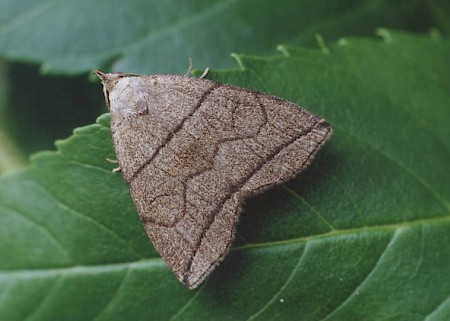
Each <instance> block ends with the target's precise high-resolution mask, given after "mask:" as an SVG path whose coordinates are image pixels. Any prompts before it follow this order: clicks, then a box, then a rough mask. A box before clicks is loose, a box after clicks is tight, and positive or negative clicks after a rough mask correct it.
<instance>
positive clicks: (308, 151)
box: [95, 70, 332, 289]
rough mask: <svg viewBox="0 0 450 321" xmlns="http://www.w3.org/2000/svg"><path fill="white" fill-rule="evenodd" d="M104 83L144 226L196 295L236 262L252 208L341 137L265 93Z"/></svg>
mask: <svg viewBox="0 0 450 321" xmlns="http://www.w3.org/2000/svg"><path fill="white" fill-rule="evenodd" d="M95 73H96V74H97V76H98V77H100V79H101V81H102V83H103V86H104V94H105V99H106V103H107V105H108V107H109V110H110V113H111V133H112V140H113V143H114V148H115V152H116V155H117V159H118V162H119V165H120V169H121V172H122V174H123V177H124V179H125V181H126V183H127V184H128V187H129V190H130V193H131V196H132V198H133V201H134V203H135V205H136V208H137V210H138V212H139V216H140V218H141V221H142V223H143V225H144V227H145V230H146V232H147V234H148V236H149V237H150V239H151V240H152V242H153V244H154V246H155V248H156V249H157V251H158V252H159V253H160V255H161V256H162V257H163V258H164V260H165V261H166V262H167V265H168V266H169V267H170V269H171V270H172V271H173V273H174V274H175V275H176V277H177V278H178V279H179V280H180V281H181V282H182V283H183V284H184V285H185V286H186V287H188V288H190V289H193V288H195V287H197V286H198V285H199V284H200V283H201V282H202V281H203V280H204V279H205V278H206V277H207V276H208V275H209V274H210V273H211V271H212V270H213V269H214V268H215V267H216V266H217V264H218V263H219V262H221V261H222V260H223V258H224V257H225V255H226V254H227V253H228V251H229V249H230V247H231V245H232V242H233V239H234V235H235V231H236V225H237V222H238V218H239V215H240V212H241V208H242V203H243V200H244V199H245V198H247V197H249V196H252V195H255V194H258V193H261V192H263V191H264V190H266V189H268V188H269V187H271V186H273V185H274V184H280V183H282V182H284V181H286V180H289V179H291V178H293V177H294V176H295V175H297V174H298V173H299V172H300V171H302V170H303V169H304V168H306V167H307V166H308V164H309V163H310V162H311V160H312V159H313V157H314V155H315V154H316V153H317V151H318V150H319V148H320V147H321V146H322V145H323V144H324V143H325V141H326V140H327V139H328V138H329V137H330V135H331V133H332V128H331V126H330V124H329V123H328V122H326V121H325V120H323V119H321V118H319V117H318V116H316V115H314V114H312V113H310V112H309V111H307V110H305V109H302V108H301V107H299V106H297V105H296V104H293V103H291V102H289V101H286V100H284V99H281V98H278V97H274V96H270V95H267V94H264V93H259V92H254V91H250V90H246V89H243V88H239V87H234V86H229V85H225V84H220V83H217V82H214V81H211V80H208V79H203V78H195V77H187V76H178V75H151V76H140V75H136V74H122V73H104V72H102V71H99V70H96V71H95Z"/></svg>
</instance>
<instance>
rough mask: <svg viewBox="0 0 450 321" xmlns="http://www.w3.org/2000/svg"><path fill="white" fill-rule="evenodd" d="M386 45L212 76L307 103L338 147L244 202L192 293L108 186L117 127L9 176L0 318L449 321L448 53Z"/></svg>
mask: <svg viewBox="0 0 450 321" xmlns="http://www.w3.org/2000/svg"><path fill="white" fill-rule="evenodd" d="M379 34H380V35H381V36H382V40H373V39H367V38H349V39H343V40H341V41H339V43H338V44H337V45H334V46H329V53H328V54H326V53H323V52H321V51H319V50H311V49H304V48H298V47H290V46H281V47H280V50H281V52H282V55H278V56H270V57H249V56H236V57H237V60H238V62H239V65H240V69H236V70H233V71H230V70H229V71H222V72H211V73H209V74H208V77H209V78H212V79H215V80H219V81H223V82H226V83H231V84H235V85H240V86H243V87H248V88H253V89H257V90H262V91H265V92H267V93H270V94H274V95H278V96H281V97H284V98H287V99H289V100H291V101H294V102H296V103H299V104H300V105H302V106H304V107H305V108H307V109H308V110H311V111H313V112H315V113H317V114H319V115H321V116H322V117H324V118H325V119H327V120H329V121H330V122H331V124H332V125H333V126H334V128H335V134H334V135H333V137H332V138H331V139H330V141H329V142H328V143H327V144H326V145H325V146H324V148H323V149H322V150H321V152H320V153H319V155H318V156H317V158H316V160H315V161H314V162H313V164H312V165H311V166H310V168H308V169H307V170H306V171H305V172H304V173H303V174H301V175H300V176H299V177H298V178H296V179H295V180H294V181H292V182H289V183H288V184H284V185H281V186H279V187H277V188H275V189H272V190H270V191H268V192H266V193H264V194H262V195H260V196H258V197H255V198H252V199H250V200H249V201H248V203H247V205H246V207H245V211H244V213H243V214H242V219H241V222H240V225H239V228H238V233H239V235H238V239H237V242H236V244H235V246H234V248H233V250H232V252H231V253H230V255H229V256H228V257H227V258H226V259H225V261H224V262H223V263H222V264H221V266H220V267H219V268H218V269H217V270H216V271H215V272H213V274H212V275H211V276H210V277H209V278H208V279H207V281H206V283H205V284H203V285H202V286H200V288H199V289H197V290H194V291H190V290H187V289H185V288H184V287H183V286H182V285H181V283H179V282H178V281H177V280H176V278H175V277H174V276H173V275H172V274H171V272H170V271H169V270H168V268H167V267H166V265H165V263H164V262H163V261H162V259H160V258H159V256H158V255H157V253H156V252H155V251H154V249H153V247H152V246H151V243H150V241H149V240H148V239H147V236H146V235H145V232H144V230H143V227H142V225H141V223H140V222H139V219H138V215H137V214H136V211H135V209H134V206H133V204H132V201H131V199H130V197H129V194H128V191H127V187H126V185H125V183H124V181H123V179H122V177H121V175H120V174H117V173H112V172H111V169H112V167H114V165H113V164H110V163H108V162H107V161H106V160H105V159H106V158H107V157H109V158H114V152H113V150H112V146H111V139H110V132H109V126H108V123H109V116H108V115H103V116H101V117H100V118H99V119H98V122H97V124H94V125H90V126H87V127H83V128H79V129H76V130H75V131H74V134H73V135H72V136H71V137H70V138H68V139H66V140H64V141H59V142H57V148H58V151H56V152H43V153H40V154H37V155H36V156H35V157H34V158H33V164H32V166H31V167H29V168H27V169H25V170H23V171H22V172H19V173H14V174H9V175H3V176H1V178H0V253H1V255H0V320H23V319H25V318H27V319H28V320H94V319H95V320H213V319H214V320H381V319H382V320H408V321H409V320H424V319H426V318H427V320H448V318H449V316H450V296H449V293H450V277H449V276H448V274H449V273H448V272H449V271H450V184H448V182H449V181H450V171H449V170H448V164H450V141H449V140H448V137H450V127H449V126H448V123H449V120H450V109H449V108H448V106H450V94H449V93H450V74H449V73H448V70H449V65H450V59H449V57H450V41H449V40H448V39H440V38H439V37H436V36H434V37H428V36H419V35H413V34H406V33H400V32H390V31H387V30H385V29H382V30H380V31H379ZM324 52H325V51H324ZM99 90H100V87H99Z"/></svg>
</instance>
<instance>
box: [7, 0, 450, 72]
mask: <svg viewBox="0 0 450 321" xmlns="http://www.w3.org/2000/svg"><path fill="white" fill-rule="evenodd" d="M439 8H440V6H438V5H437V4H434V2H433V1H431V2H425V3H423V2H422V1H420V0H413V1H411V0H398V1H389V0H360V1H356V0H330V1H327V2H326V4H325V3H324V2H320V1H314V0H302V1H298V0H279V1H276V2H274V1H272V0H246V1H237V0H191V1H176V0H166V1H159V0H152V1H148V0H133V1H127V2H126V4H125V3H124V2H123V1H120V0H111V1H91V0H79V1H70V0H60V1H54V0H39V1H35V0H26V1H11V0H0V55H1V56H4V57H9V58H11V59H14V60H21V61H24V60H25V61H32V62H36V63H39V64H41V67H42V70H43V71H46V72H53V73H64V74H71V73H81V72H86V71H91V70H92V69H94V68H100V67H102V68H105V67H108V68H107V69H114V70H117V71H126V72H136V73H144V74H145V73H147V74H155V73H174V72H176V73H184V72H185V70H186V69H187V65H188V57H191V58H192V59H193V61H194V65H195V67H196V68H205V67H212V68H214V69H217V68H223V67H226V66H230V65H231V62H232V61H231V59H229V57H228V56H229V54H230V52H234V51H238V52H255V53H267V52H269V51H271V50H273V48H274V47H275V46H276V45H278V44H279V43H291V44H294V43H297V44H305V43H309V44H311V43H313V42H314V34H316V33H321V34H322V35H323V36H324V37H325V38H326V39H337V38H339V37H342V36H344V35H363V34H366V35H371V33H372V30H373V29H375V28H376V27H378V26H386V27H391V28H408V29H413V30H421V31H425V30H427V28H429V27H431V26H441V25H442V26H446V23H447V21H446V20H445V19H444V20H443V19H442V17H441V16H442V15H437V16H438V18H441V19H436V18H435V17H434V16H433V15H432V14H431V13H432V12H434V11H436V12H440V10H439ZM433 10H434V11H433ZM399 17H401V18H399ZM355 26H357V27H355ZM111 64H112V68H109V66H110V65H111ZM105 69H106V68H105Z"/></svg>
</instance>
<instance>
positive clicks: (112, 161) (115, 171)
mask: <svg viewBox="0 0 450 321" xmlns="http://www.w3.org/2000/svg"><path fill="white" fill-rule="evenodd" d="M106 160H107V161H108V162H110V163H113V164H118V163H119V161H118V160H117V159H111V158H106ZM120 171H121V169H120V166H118V167H115V168H113V169H112V170H111V172H113V173H118V172H120Z"/></svg>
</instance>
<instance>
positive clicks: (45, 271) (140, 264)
mask: <svg viewBox="0 0 450 321" xmlns="http://www.w3.org/2000/svg"><path fill="white" fill-rule="evenodd" d="M448 222H450V214H448V215H446V216H439V217H432V218H427V219H418V220H414V221H408V222H402V223H396V224H385V225H375V226H363V227H359V228H350V229H343V230H335V231H331V232H328V233H323V234H316V235H311V236H305V237H299V238H293V239H288V240H282V241H271V242H264V243H250V244H245V245H242V246H237V247H235V248H233V249H232V250H231V252H235V251H242V250H252V249H260V248H268V247H276V246H286V245H291V244H294V243H306V242H309V241H313V240H319V239H326V238H333V237H339V236H343V235H355V234H360V233H368V232H379V231H391V232H393V233H395V231H396V230H399V229H402V228H410V227H414V226H420V225H424V224H439V223H448ZM162 266H165V263H164V261H163V259H162V258H160V257H158V258H147V259H140V260H136V261H130V262H120V263H110V264H102V265H75V266H64V267H56V268H42V269H19V270H0V280H1V279H2V278H5V279H7V278H11V276H19V277H21V276H22V277H30V276H33V275H34V276H38V277H39V276H41V277H46V276H53V275H54V274H61V273H70V272H72V273H80V272H83V273H97V272H112V271H118V270H121V269H128V268H145V267H148V268H152V267H162Z"/></svg>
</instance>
